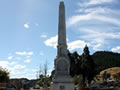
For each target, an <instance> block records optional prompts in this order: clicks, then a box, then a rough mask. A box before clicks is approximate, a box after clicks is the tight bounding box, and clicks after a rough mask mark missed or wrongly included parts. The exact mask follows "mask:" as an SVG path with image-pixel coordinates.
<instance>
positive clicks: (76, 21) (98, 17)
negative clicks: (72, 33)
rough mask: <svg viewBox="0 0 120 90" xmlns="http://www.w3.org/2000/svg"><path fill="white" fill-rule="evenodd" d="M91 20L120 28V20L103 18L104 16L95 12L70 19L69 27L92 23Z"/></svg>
mask: <svg viewBox="0 0 120 90" xmlns="http://www.w3.org/2000/svg"><path fill="white" fill-rule="evenodd" d="M90 20H97V21H102V22H106V23H111V24H114V25H118V26H120V22H119V21H120V20H119V19H117V18H114V17H108V16H103V15H97V14H96V13H95V12H94V13H92V12H91V13H88V14H85V15H75V16H72V17H71V18H69V20H68V21H67V24H68V26H71V25H76V24H79V23H80V21H90Z"/></svg>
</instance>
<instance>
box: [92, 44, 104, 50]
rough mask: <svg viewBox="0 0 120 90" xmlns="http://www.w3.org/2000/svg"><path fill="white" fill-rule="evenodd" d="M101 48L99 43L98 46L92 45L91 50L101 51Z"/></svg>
mask: <svg viewBox="0 0 120 90" xmlns="http://www.w3.org/2000/svg"><path fill="white" fill-rule="evenodd" d="M101 47H102V44H101V43H98V44H96V45H93V50H95V51H98V50H99V51H100V50H103V49H101Z"/></svg>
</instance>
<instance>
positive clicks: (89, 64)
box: [81, 45, 95, 83]
mask: <svg viewBox="0 0 120 90" xmlns="http://www.w3.org/2000/svg"><path fill="white" fill-rule="evenodd" d="M94 66H95V65H94V62H93V59H92V58H91V56H90V54H89V49H88V47H87V45H86V46H85V48H84V51H83V54H82V61H81V69H82V75H83V82H84V83H85V82H86V80H87V81H88V83H90V82H91V80H92V79H93V77H94V74H95V73H94Z"/></svg>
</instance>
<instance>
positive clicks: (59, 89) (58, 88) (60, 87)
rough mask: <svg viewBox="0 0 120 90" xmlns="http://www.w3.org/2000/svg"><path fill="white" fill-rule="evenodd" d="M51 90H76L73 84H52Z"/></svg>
mask: <svg viewBox="0 0 120 90" xmlns="http://www.w3.org/2000/svg"><path fill="white" fill-rule="evenodd" d="M50 90H74V85H73V83H53V82H52V83H51V87H50Z"/></svg>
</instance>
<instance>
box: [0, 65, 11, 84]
mask: <svg viewBox="0 0 120 90" xmlns="http://www.w3.org/2000/svg"><path fill="white" fill-rule="evenodd" d="M8 81H9V72H8V70H6V69H3V68H1V67H0V83H3V82H8Z"/></svg>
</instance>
